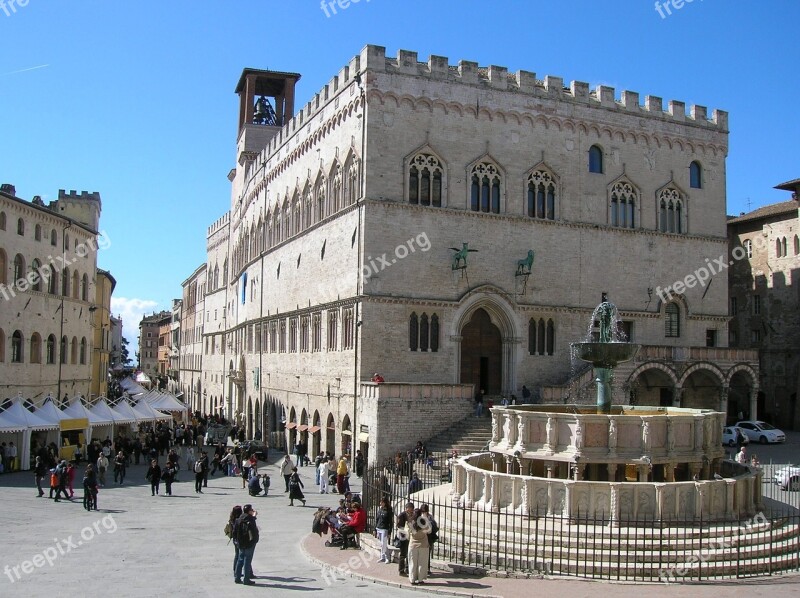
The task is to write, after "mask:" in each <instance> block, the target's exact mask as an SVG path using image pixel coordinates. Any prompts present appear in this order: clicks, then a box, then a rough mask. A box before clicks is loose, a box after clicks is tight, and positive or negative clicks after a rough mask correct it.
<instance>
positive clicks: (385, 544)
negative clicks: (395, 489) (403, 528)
mask: <svg viewBox="0 0 800 598" xmlns="http://www.w3.org/2000/svg"><path fill="white" fill-rule="evenodd" d="M393 523H394V512H393V511H392V505H391V504H390V503H389V499H388V498H386V497H383V498H381V502H380V504H379V506H378V514H377V515H376V516H375V532H376V534H377V536H378V541H379V542H380V543H381V557H380V558H379V559H378V562H379V563H391V562H392V553H391V552H389V538H391V537H392V525H393Z"/></svg>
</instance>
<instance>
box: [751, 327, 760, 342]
mask: <svg viewBox="0 0 800 598" xmlns="http://www.w3.org/2000/svg"><path fill="white" fill-rule="evenodd" d="M750 341H751V342H752V343H753V344H758V343H760V342H761V331H760V330H751V331H750Z"/></svg>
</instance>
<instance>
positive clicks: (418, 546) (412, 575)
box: [405, 509, 430, 586]
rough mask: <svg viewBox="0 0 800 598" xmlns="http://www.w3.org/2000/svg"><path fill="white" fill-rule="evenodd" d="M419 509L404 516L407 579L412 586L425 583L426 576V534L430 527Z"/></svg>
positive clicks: (427, 547)
mask: <svg viewBox="0 0 800 598" xmlns="http://www.w3.org/2000/svg"><path fill="white" fill-rule="evenodd" d="M426 523H427V521H426V519H425V517H423V515H422V511H421V510H420V509H416V510H414V513H413V515H412V516H411V517H408V518H406V527H405V533H406V535H407V537H408V580H409V581H410V582H411V585H412V586H415V585H418V584H421V583H425V580H426V579H427V577H428V552H429V551H430V545H429V543H428V534H429V533H430V527H428V526H427V525H425V524H426Z"/></svg>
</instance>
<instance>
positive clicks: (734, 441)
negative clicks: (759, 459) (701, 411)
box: [722, 426, 750, 446]
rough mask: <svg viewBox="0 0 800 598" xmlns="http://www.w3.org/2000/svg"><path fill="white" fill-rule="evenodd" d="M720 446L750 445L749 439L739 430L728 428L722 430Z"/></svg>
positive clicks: (733, 427)
mask: <svg viewBox="0 0 800 598" xmlns="http://www.w3.org/2000/svg"><path fill="white" fill-rule="evenodd" d="M722 444H727V445H728V446H737V445H744V444H750V439H749V438H748V437H747V434H745V433H744V430H742V429H741V428H738V427H736V426H728V427H727V428H723V429H722Z"/></svg>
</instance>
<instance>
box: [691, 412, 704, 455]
mask: <svg viewBox="0 0 800 598" xmlns="http://www.w3.org/2000/svg"><path fill="white" fill-rule="evenodd" d="M703 419H704V418H703V416H702V415H696V416H694V422H693V423H694V450H695V451H696V452H700V451H702V450H703V431H704V430H703Z"/></svg>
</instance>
